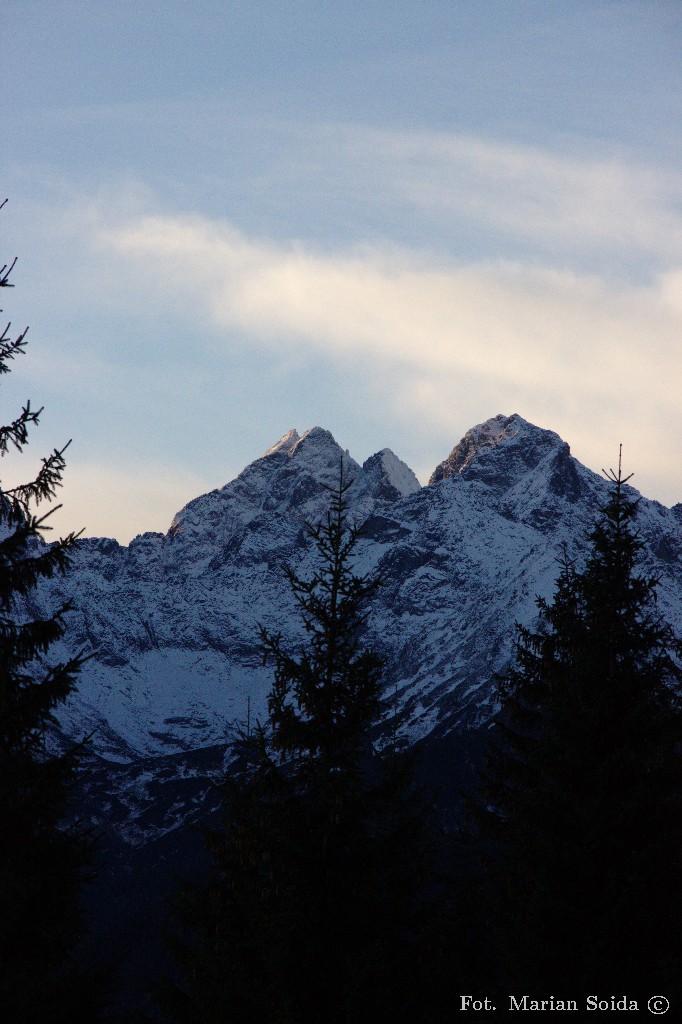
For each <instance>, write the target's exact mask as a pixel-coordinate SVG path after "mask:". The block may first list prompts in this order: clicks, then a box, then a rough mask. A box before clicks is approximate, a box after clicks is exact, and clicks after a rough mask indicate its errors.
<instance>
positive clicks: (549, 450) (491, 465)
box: [429, 413, 570, 488]
mask: <svg viewBox="0 0 682 1024" xmlns="http://www.w3.org/2000/svg"><path fill="white" fill-rule="evenodd" d="M560 451H561V452H563V453H564V455H566V456H568V455H569V454H570V449H569V447H568V445H567V444H566V442H565V441H562V439H561V438H560V437H559V435H558V434H555V433H554V431H552V430H545V429H543V428H542V427H537V426H535V425H534V424H533V423H529V422H528V420H525V419H524V418H523V416H519V414H518V413H514V414H513V415H512V416H504V415H502V414H501V413H500V414H499V415H497V416H493V417H492V418H491V419H489V420H486V421H485V422H484V423H479V424H478V425H477V426H475V427H472V428H471V430H468V431H467V432H466V434H465V435H464V437H463V438H462V440H461V441H459V442H458V444H456V445H455V447H454V448H453V449H452V451H451V452H450V454H449V455H448V457H447V459H445V460H444V461H443V462H441V463H440V464H439V465H438V466H436V468H435V470H434V471H433V473H432V474H431V478H430V480H429V485H433V484H437V483H439V482H440V481H441V480H446V479H447V478H448V477H450V476H453V475H455V474H459V475H461V476H462V477H464V479H478V480H481V481H482V482H484V483H488V484H496V485H498V486H503V487H505V488H506V487H509V486H512V485H513V484H514V483H515V482H517V480H518V479H519V477H520V476H524V475H525V474H526V473H527V472H528V471H529V470H531V469H535V468H536V467H537V466H539V464H540V463H541V462H542V461H544V460H545V459H546V458H547V456H548V455H552V454H556V453H558V452H560Z"/></svg>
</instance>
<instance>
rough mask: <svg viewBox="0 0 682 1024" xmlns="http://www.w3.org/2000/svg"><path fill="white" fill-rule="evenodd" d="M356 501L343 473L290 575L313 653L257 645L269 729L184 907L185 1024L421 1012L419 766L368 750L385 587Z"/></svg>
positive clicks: (423, 842) (399, 1016)
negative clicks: (301, 564) (369, 617)
mask: <svg viewBox="0 0 682 1024" xmlns="http://www.w3.org/2000/svg"><path fill="white" fill-rule="evenodd" d="M350 485H351V484H350V483H348V482H345V481H344V479H343V466H342V468H341V473H340V479H339V484H338V487H337V488H336V490H335V492H333V499H332V502H331V508H330V510H329V513H328V515H327V517H326V519H325V521H324V522H323V523H322V524H320V525H318V526H316V527H313V528H310V535H311V538H312V540H313V543H314V544H315V547H316V550H317V555H318V566H317V571H316V572H315V573H314V574H313V576H312V578H311V579H307V580H305V579H301V578H300V577H299V576H298V575H296V573H294V572H293V571H292V570H288V571H287V578H288V581H289V584H290V587H291V591H292V594H293V597H294V600H295V603H296V605H297V607H298V609H299V611H300V614H301V618H302V621H303V625H304V627H305V631H306V634H307V638H308V639H307V643H306V644H305V647H304V649H303V650H302V651H301V652H300V653H290V652H289V651H288V650H287V649H286V648H285V645H284V642H283V639H282V637H281V636H280V635H279V634H273V633H271V632H270V631H269V630H268V629H266V628H262V629H261V639H262V643H263V650H264V654H265V658H266V660H272V661H273V662H274V669H275V679H274V685H273V687H272V691H271V693H270V697H269V702H268V711H269V714H268V719H267V723H266V724H265V725H263V726H260V725H259V726H257V728H256V729H255V730H254V731H253V732H252V733H251V734H250V735H245V736H242V738H241V741H240V742H239V743H237V744H236V745H235V750H234V753H235V756H237V758H238V761H237V764H236V766H233V770H232V772H231V773H230V775H229V776H228V778H227V779H226V781H225V784H224V786H225V789H224V792H225V801H224V815H223V824H222V828H220V829H218V830H216V831H214V832H212V833H211V834H210V837H209V846H210V850H211V853H212V857H213V869H212V872H211V877H210V879H209V882H208V885H207V886H203V887H197V888H196V889H194V890H193V891H191V892H190V893H189V895H188V897H186V898H185V899H184V900H183V906H184V910H183V913H182V919H183V923H184V927H185V938H184V942H183V941H179V942H177V943H176V956H177V958H178V961H179V963H180V965H181V967H182V969H183V972H184V975H185V985H184V986H181V987H180V988H181V991H179V990H178V989H176V992H175V995H174V997H173V998H172V999H171V1000H170V1001H167V1007H168V1006H170V1007H171V1009H172V1012H173V1013H174V1015H175V1017H176V1019H180V1020H186V1021H203V1022H213V1021H216V1022H217V1021H221V1022H222V1021H224V1020H226V1019H229V1020H230V1021H234V1022H235V1024H240V1022H246V1021H249V1022H250V1024H258V1022H268V1024H270V1022H275V1021H278V1022H279V1021H281V1022H292V1024H294V1022H295V1024H309V1022H310V1024H313V1022H315V1024H318V1022H319V1021H325V1024H334V1022H339V1024H341V1022H351V1021H352V1022H355V1024H362V1022H363V1021H372V1022H373V1024H378V1022H381V1021H393V1022H395V1021H400V1020H406V1021H407V1020H410V1021H413V1020H416V1019H418V1016H417V1015H418V1012H421V1011H423V1010H424V1006H425V1003H426V1000H427V994H426V993H425V991H424V987H425V986H424V978H425V974H426V971H427V968H428V953H429V949H430V947H429V945H428V943H429V938H428V930H427V927H426V925H425V920H424V918H425V917H426V916H427V913H426V911H427V908H426V905H425V901H424V899H423V894H422V888H423V881H424V871H425V864H426V858H427V854H428V835H429V832H428V828H427V826H426V825H425V809H424V805H423V804H422V802H421V800H420V798H419V797H418V795H417V794H416V793H415V791H414V785H413V782H412V773H411V763H410V761H409V759H408V758H407V757H406V756H405V755H404V754H403V753H402V752H401V751H400V750H399V749H398V747H397V745H396V744H391V745H389V748H388V749H387V750H385V751H384V753H377V752H376V751H375V749H374V745H373V742H372V740H373V735H374V732H375V728H376V726H377V725H378V724H379V723H380V722H381V721H382V719H384V718H385V710H384V708H383V705H382V701H381V696H380V683H381V673H382V660H381V658H380V657H378V655H377V654H376V653H375V652H374V651H372V650H369V649H366V648H364V647H363V646H362V643H361V630H362V626H363V624H364V621H365V616H366V614H367V610H368V601H369V600H370V598H371V596H372V594H373V593H374V591H375V589H376V586H377V581H376V580H375V579H369V578H367V577H360V576H357V575H355V574H354V572H353V571H352V562H351V559H352V555H353V550H354V547H355V544H356V540H357V537H358V532H357V530H355V529H353V528H351V527H350V526H349V525H348V523H347V520H346V492H347V490H348V488H349V487H350Z"/></svg>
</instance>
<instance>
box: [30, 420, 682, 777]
mask: <svg viewBox="0 0 682 1024" xmlns="http://www.w3.org/2000/svg"><path fill="white" fill-rule="evenodd" d="M342 463H343V467H344V474H345V477H346V479H352V480H353V484H352V486H351V488H350V489H349V491H348V495H347V497H348V504H349V517H350V519H351V521H352V522H353V523H354V524H355V525H357V526H362V536H361V539H360V541H359V543H358V547H357V558H356V571H357V572H358V573H366V572H372V573H378V574H379V575H380V577H381V579H382V585H381V587H380V589H379V591H378V595H377V597H376V601H375V604H374V606H373V608H372V609H371V614H370V615H369V618H368V624H367V642H368V643H370V644H372V645H374V646H375V647H376V648H378V649H379V651H380V652H381V653H382V654H383V656H384V657H385V659H386V673H385V682H386V693H387V696H388V697H389V698H390V701H391V706H392V708H393V709H394V710H395V713H396V715H397V716H398V718H399V720H400V722H401V724H402V728H403V729H404V731H405V734H406V735H407V736H409V737H410V738H412V739H417V738H421V737H425V736H428V735H433V736H442V735H444V734H445V733H448V732H452V731H453V730H455V731H456V730H462V729H465V728H469V727H472V726H476V725H480V724H481V723H483V722H485V720H486V719H487V718H488V717H489V716H490V714H491V712H492V709H493V700H494V696H493V695H494V682H493V680H494V676H495V673H497V672H499V671H501V670H502V669H503V668H504V667H505V665H506V664H507V663H508V660H509V658H510V652H511V649H512V644H513V639H514V625H515V623H516V622H521V623H528V622H530V621H532V619H533V618H534V616H535V614H536V603H535V602H536V597H537V596H538V595H542V596H544V597H550V596H551V594H552V592H553V588H554V581H555V578H556V575H557V571H558V566H557V559H558V557H559V555H560V553H561V552H562V550H563V549H564V547H566V548H567V550H568V553H569V555H570V556H571V557H573V558H575V559H576V560H577V561H578V563H579V562H580V559H581V558H582V557H583V555H584V551H585V537H586V534H587V532H588V530H589V527H590V524H591V522H592V520H593V517H594V514H595V511H596V510H597V508H598V507H599V505H600V504H602V503H603V502H604V500H605V498H606V495H607V493H608V487H609V485H608V483H607V481H606V480H604V479H602V478H601V477H599V476H598V475H596V474H594V473H593V472H591V471H590V470H588V469H586V468H585V467H584V466H582V465H581V464H580V463H579V462H577V461H576V460H575V459H574V458H573V457H572V456H571V454H570V450H569V447H568V445H567V444H566V442H564V441H563V440H562V439H561V438H560V437H558V436H557V435H556V434H554V433H552V432H551V431H549V430H543V429H540V428H539V427H536V426H533V425H532V424H530V423H528V422H527V421H525V420H524V419H522V418H521V417H520V416H517V415H514V416H496V417H494V418H493V419H490V420H488V421H487V422H485V423H483V424H480V425H479V426H477V427H474V428H473V429H472V430H470V431H469V432H468V433H467V434H466V435H465V437H464V438H462V440H461V441H460V442H459V443H458V444H457V445H456V446H455V447H454V449H453V450H452V452H451V454H450V455H449V456H448V458H447V459H445V460H444V461H443V462H442V463H441V464H440V465H439V466H438V467H437V468H436V470H435V471H434V473H433V475H432V477H431V480H430V482H429V484H428V485H427V486H425V487H421V486H420V485H419V483H418V481H417V479H416V477H415V476H414V474H413V473H412V471H411V470H410V469H409V468H408V467H407V466H406V465H405V464H404V463H403V462H401V461H400V459H399V458H398V457H397V456H396V455H394V454H393V453H392V452H391V451H390V450H389V449H384V450H383V451H381V452H378V453H377V454H376V455H373V456H372V457H371V458H369V459H367V461H366V462H365V463H364V465H363V466H360V465H359V464H358V463H357V462H355V461H354V460H353V459H352V458H351V456H350V455H348V453H346V452H345V451H344V450H343V449H342V448H341V447H340V446H339V445H338V444H337V442H336V440H335V439H334V438H333V437H332V435H331V434H330V433H329V432H328V431H326V430H323V429H321V428H319V427H314V428H313V429H312V430H308V431H306V432H305V433H303V434H302V435H299V434H298V433H297V432H296V431H295V430H292V431H289V432H288V433H287V434H285V435H284V437H282V438H281V439H280V440H279V441H278V442H277V443H276V444H274V445H273V446H272V447H271V448H270V449H268V451H267V452H265V454H264V455H263V456H261V457H260V458H259V459H256V460H255V461H254V462H252V463H251V464H250V465H249V466H247V467H246V469H244V471H243V472H242V473H241V474H240V475H239V476H238V477H237V478H236V479H235V480H232V481H231V482H230V483H228V484H226V485H225V486H224V487H221V488H218V489H216V490H214V491H211V492H210V493H208V494H204V495H201V496H200V497H198V498H195V499H194V500H193V501H191V502H190V503H189V504H188V505H186V506H185V508H183V509H182V510H181V511H180V512H178V514H177V515H176V516H175V518H174V520H173V522H172V524H171V526H170V529H169V530H168V532H167V533H166V534H156V533H148V534H143V535H141V536H139V537H136V538H135V540H134V541H132V543H131V544H130V545H129V546H128V547H124V546H121V545H119V544H117V543H116V542H115V541H112V540H108V539H93V540H86V541H84V542H83V543H82V545H81V547H80V551H79V553H78V554H77V556H76V558H75V560H74V567H73V571H72V572H71V573H70V575H69V576H68V577H67V578H66V579H64V580H56V581H52V582H51V583H50V585H49V586H48V587H45V588H44V589H43V591H42V592H41V601H42V602H43V603H44V604H47V603H48V602H54V601H56V600H61V599H64V598H68V599H70V600H72V602H73V604H74V606H75V611H74V612H73V614H72V617H71V624H70V628H69V631H68V633H67V636H66V638H65V639H66V641H68V645H69V647H68V649H69V650H73V648H74V647H80V646H83V647H86V648H89V649H90V650H92V651H93V654H94V656H93V658H92V660H91V661H89V662H88V664H87V666H86V667H85V669H84V671H83V673H82V677H81V680H80V684H79V690H78V693H77V694H75V695H74V696H73V697H72V698H71V699H70V700H69V702H68V704H67V705H66V706H65V708H64V709H63V710H62V711H61V713H60V725H61V730H62V733H63V735H65V736H68V737H74V738H80V737H81V736H82V735H83V734H84V733H88V734H89V733H92V736H93V739H92V742H93V746H94V749H95V751H96V752H97V754H98V755H99V756H101V757H102V758H104V759H106V760H107V761H109V762H112V761H116V762H119V763H125V762H136V761H139V759H140V758H145V757H146V758H160V757H167V756H169V755H170V756H172V755H174V754H179V753H181V752H188V751H194V750H197V749H199V748H206V747H209V746H211V745H219V744H221V743H224V742H225V741H226V739H227V736H228V732H229V728H230V725H231V724H232V723H235V722H239V721H243V720H244V719H245V718H246V716H247V714H249V715H250V716H251V719H252V721H253V720H254V719H255V717H257V716H258V715H262V714H263V712H264V710H265V700H266V695H267V692H268V689H269V687H270V684H271V679H272V677H271V671H270V669H269V668H268V667H263V665H262V659H261V653H260V650H259V642H258V624H259V623H263V624H266V625H267V626H268V628H269V629H270V630H275V631H281V632H282V634H283V636H284V638H285V639H286V641H287V642H288V643H291V644H293V645H294V646H296V645H298V644H300V643H301V642H302V641H303V636H302V633H301V626H300V622H299V620H298V617H297V614H296V610H295V608H294V605H293V603H292V599H291V594H290V592H289V589H288V586H287V583H286V579H285V575H284V567H285V566H291V567H292V568H294V569H295V571H296V572H297V573H298V574H299V575H304V576H305V575H306V574H308V573H311V572H312V571H313V564H314V550H313V549H312V546H311V544H310V542H309V539H308V535H307V526H306V524H310V523H316V522H318V521H319V520H320V518H321V517H322V516H323V515H324V514H325V512H326V509H327V507H328V503H329V499H330V493H329V490H328V488H329V487H333V486H334V484H335V482H336V481H337V479H338V474H339V468H340V465H341V464H342ZM680 509H681V506H676V507H675V509H666V508H664V507H663V506H662V505H660V504H658V503H657V502H653V501H648V500H646V499H644V498H642V500H641V502H640V511H639V520H638V525H639V530H640V533H641V536H642V539H643V541H644V543H645V551H644V561H645V564H646V570H647V572H651V573H653V574H654V575H656V576H658V577H659V578H660V581H661V582H660V586H659V608H660V610H661V612H662V613H663V614H664V615H665V616H666V617H667V618H668V619H669V620H670V621H671V623H672V624H673V625H674V626H676V628H677V629H678V631H680V632H682V599H681V594H682V543H681V527H682V515H681V513H680ZM65 651H66V648H65Z"/></svg>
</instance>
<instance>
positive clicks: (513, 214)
mask: <svg viewBox="0 0 682 1024" xmlns="http://www.w3.org/2000/svg"><path fill="white" fill-rule="evenodd" d="M367 143H368V145H369V147H370V148H371V149H373V150H374V151H375V153H376V154H377V155H380V156H381V160H382V173H384V174H386V176H387V177H388V178H389V179H390V180H392V182H393V185H394V187H395V188H396V189H397V190H398V191H400V192H401V193H402V194H403V196H404V197H405V198H406V199H407V200H409V201H411V202H414V203H415V204H417V205H420V206H423V207H432V208H435V209H437V210H438V211H440V213H441V215H444V214H449V215H451V216H452V215H453V214H454V215H459V216H465V217H468V218H473V219H475V220H477V221H478V222H479V223H484V224H486V225H488V226H490V227H492V228H494V229H497V230H498V231H500V232H511V233H513V234H514V235H515V236H516V237H517V238H530V239H533V240H535V241H536V242H540V243H541V244H542V245H543V246H546V245H547V244H548V243H549V244H555V245H556V244H557V243H559V244H561V245H563V246H569V247H570V248H572V249H574V250H576V251H579V249H580V248H581V247H582V248H583V249H585V248H586V247H588V246H593V245H595V244H596V245H601V246H604V245H606V246H608V247H611V248H617V249H622V248H623V247H626V246H633V245H634V246H635V247H637V249H641V250H642V251H644V252H647V253H652V252H654V253H660V252H661V251H662V250H663V251H665V250H667V251H669V252H670V251H674V252H676V253H678V254H679V255H682V217H680V213H679V201H680V197H682V175H680V174H679V173H673V172H670V171H665V170H662V169H660V168H654V167H646V166H641V165H636V164H633V163H631V162H629V161H627V160H625V159H623V158H618V157H616V156H608V157H606V156H600V155H594V156H585V155H584V154H581V155H579V156H578V155H575V154H572V153H571V152H570V151H569V152H566V153H556V152H551V151H548V150H546V149H542V148H540V147H533V146H529V145H521V144H510V143H501V142H492V141H486V140H482V139H476V138H472V137H469V136H464V135H453V134H446V133H441V134H437V133H427V132H424V133H405V134H398V133H367Z"/></svg>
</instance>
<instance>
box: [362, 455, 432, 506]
mask: <svg viewBox="0 0 682 1024" xmlns="http://www.w3.org/2000/svg"><path fill="white" fill-rule="evenodd" d="M362 470H363V473H365V475H366V477H367V479H368V483H370V485H373V486H372V492H373V493H374V494H375V496H376V497H377V498H387V499H389V500H395V499H396V498H404V497H407V495H408V494H414V493H415V492H416V491H418V490H420V489H421V484H420V483H419V481H418V480H417V478H416V476H415V475H414V473H413V472H412V470H411V469H410V467H409V466H408V465H406V463H404V462H403V461H402V460H401V459H399V458H398V456H397V455H395V454H394V453H393V452H392V451H391V449H390V448H382V450H381V451H380V452H376V454H374V455H370V457H369V458H368V459H367V460H366V461H365V462H364V463H363V465H362Z"/></svg>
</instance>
